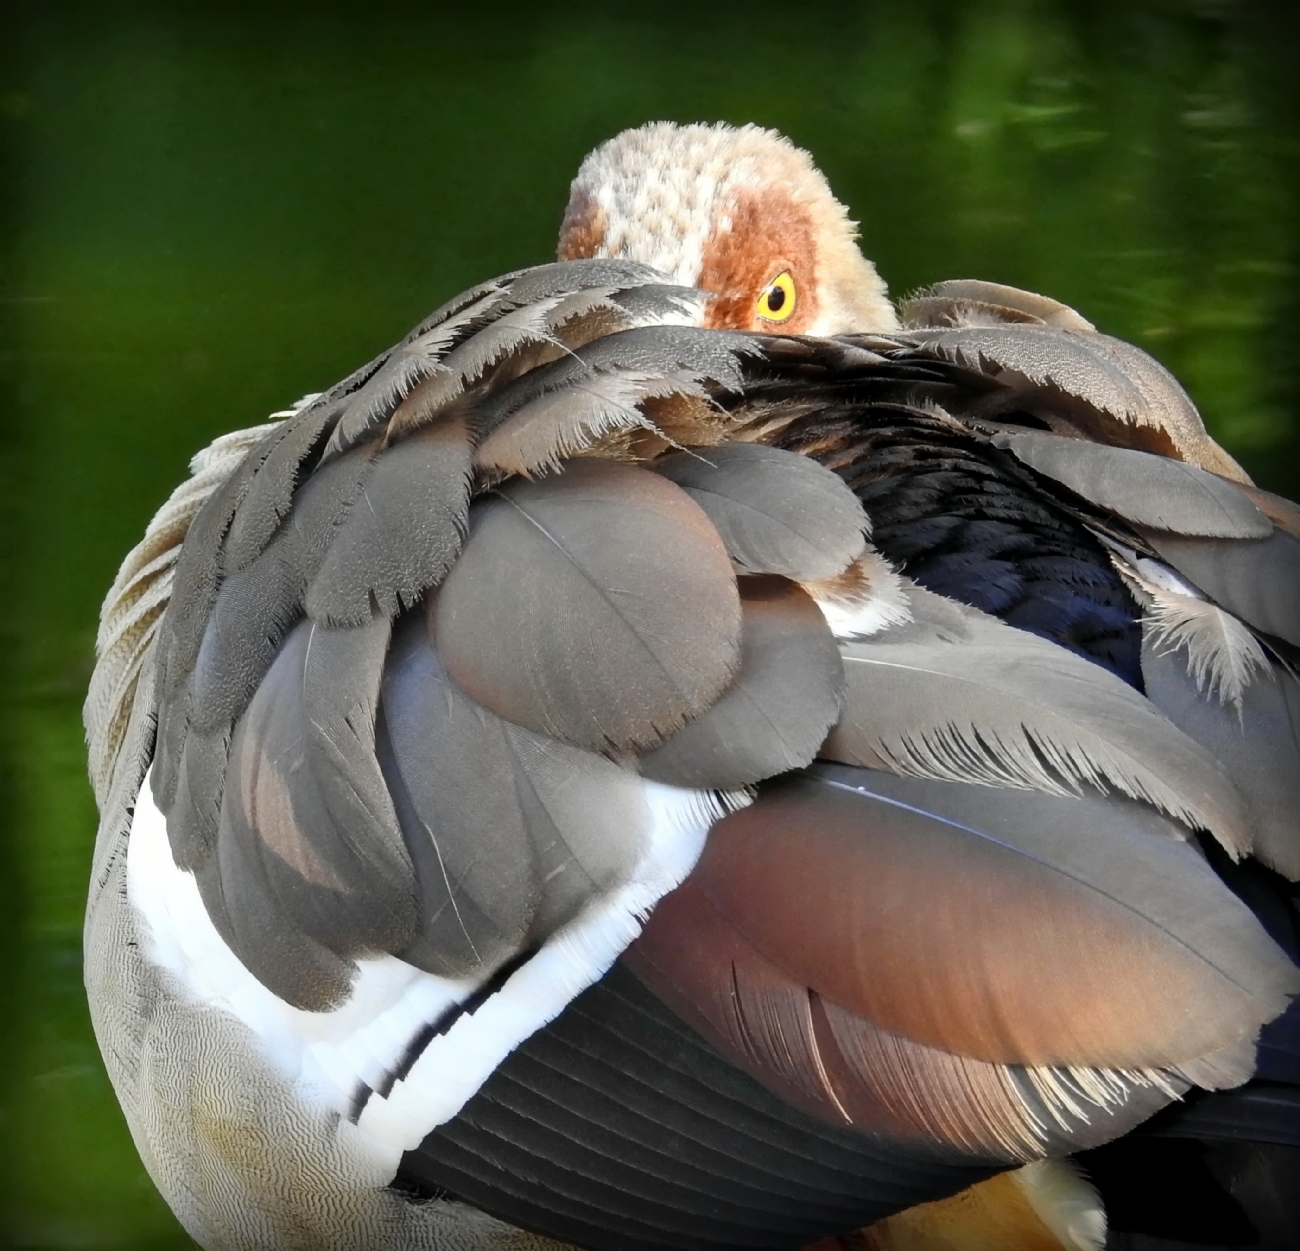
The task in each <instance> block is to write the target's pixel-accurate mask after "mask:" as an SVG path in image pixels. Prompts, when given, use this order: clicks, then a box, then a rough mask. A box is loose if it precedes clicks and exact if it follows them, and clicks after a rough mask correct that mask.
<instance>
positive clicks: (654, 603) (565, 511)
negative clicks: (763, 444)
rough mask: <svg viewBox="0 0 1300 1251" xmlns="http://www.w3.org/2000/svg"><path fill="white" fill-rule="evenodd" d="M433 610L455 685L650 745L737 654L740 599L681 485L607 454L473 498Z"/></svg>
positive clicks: (501, 705) (626, 743)
mask: <svg viewBox="0 0 1300 1251" xmlns="http://www.w3.org/2000/svg"><path fill="white" fill-rule="evenodd" d="M431 615H432V633H433V637H434V640H435V643H436V645H437V647H438V651H439V653H440V654H441V656H442V660H443V664H445V665H446V667H447V672H448V673H449V674H450V675H451V678H452V680H453V681H454V682H455V683H456V684H457V685H458V686H459V687H461V689H462V690H464V691H466V693H468V694H469V695H471V696H472V697H473V698H474V699H476V700H477V701H478V702H479V703H481V704H483V705H484V706H486V707H488V708H490V709H492V710H493V711H494V712H497V713H499V714H500V715H501V716H503V717H505V718H506V719H507V720H509V721H513V722H515V723H516V724H517V725H522V726H525V727H527V728H529V729H532V730H535V731H537V732H538V733H541V734H549V735H551V736H552V737H553V738H559V739H562V740H564V741H566V742H570V743H575V744H577V745H579V746H583V747H588V748H590V749H592V750H595V751H615V752H617V751H627V750H629V749H633V748H638V747H653V746H656V745H658V744H659V743H660V742H662V741H663V739H664V738H666V737H667V736H668V735H669V734H671V733H672V732H673V731H674V730H675V729H677V728H678V727H679V726H680V725H681V724H682V723H683V722H684V721H686V720H688V719H689V718H690V717H693V716H696V715H698V714H699V713H701V712H703V711H704V709H705V708H706V707H708V706H709V704H711V703H712V702H713V701H714V700H715V699H716V698H717V697H718V696H719V695H720V694H721V693H722V691H723V690H724V689H725V688H726V686H727V684H728V683H729V682H730V681H731V678H732V675H733V674H734V673H735V671H736V668H737V666H738V665H739V663H740V599H739V596H738V594H737V591H736V580H735V575H734V574H733V573H732V572H731V563H730V561H729V560H728V558H727V552H726V549H725V548H724V547H723V545H722V541H721V539H720V538H719V537H718V534H717V531H715V530H714V529H713V527H712V526H711V525H710V524H709V521H708V518H707V517H706V515H705V514H704V512H703V510H702V509H700V507H699V506H698V505H697V504H695V503H694V502H693V501H692V500H691V499H690V497H689V496H688V495H687V494H686V492H684V491H682V490H681V489H680V488H678V487H676V486H674V485H673V484H672V483H671V482H668V481H667V480H666V479H664V478H661V477H659V476H658V475H657V474H651V473H647V472H646V471H645V470H642V469H637V468H634V467H632V466H628V465H621V464H618V463H616V462H613V461H595V460H587V461H578V462H575V463H574V464H573V465H571V466H569V467H568V468H567V469H565V470H564V471H563V472H562V473H560V474H558V475H557V476H555V477H553V478H546V479H543V480H541V481H539V482H533V483H530V482H519V483H514V484H512V485H510V486H508V487H503V488H501V489H500V490H498V491H496V492H494V493H493V494H492V495H491V496H489V497H488V498H487V499H485V500H484V501H483V502H482V503H480V504H478V505H476V506H475V509H474V512H473V515H472V516H471V520H470V537H469V541H468V542H467V543H466V545H465V551H464V553H463V554H462V556H461V559H460V561H458V562H457V564H456V566H455V568H454V569H453V570H452V571H451V573H450V575H449V576H448V578H447V581H446V583H445V584H444V585H443V587H442V590H441V592H440V593H439V595H438V597H437V599H436V600H435V601H434V602H433V604H432V605H431Z"/></svg>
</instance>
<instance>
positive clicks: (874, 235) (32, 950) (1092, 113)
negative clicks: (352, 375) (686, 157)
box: [0, 0, 1300, 1251]
mask: <svg viewBox="0 0 1300 1251" xmlns="http://www.w3.org/2000/svg"><path fill="white" fill-rule="evenodd" d="M613 13H614V10H610V11H609V12H606V13H602V12H601V11H600V10H599V9H598V8H596V7H595V6H593V5H591V4H590V3H589V4H587V5H585V6H581V7H578V6H574V7H571V8H562V7H546V8H543V7H542V6H534V8H533V9H532V10H531V11H530V12H528V13H526V14H524V15H522V16H519V15H516V14H515V13H514V11H513V10H510V11H509V15H507V14H506V11H505V10H503V9H501V8H500V7H498V6H496V5H482V6H477V8H475V6H470V11H468V12H467V11H466V10H465V8H464V7H462V6H451V5H442V4H438V3H435V2H432V0H430V2H428V3H424V4H421V5H419V6H412V5H397V4H394V3H386V2H384V0H366V2H365V3H360V2H356V0H354V2H353V3H350V4H346V5H342V4H331V3H329V2H328V0H318V3H315V4H310V5H306V4H304V5H294V4H274V3H270V2H269V0H268V2H267V3H263V4H259V5H251V4H249V5H243V4H239V3H228V2H227V3H206V2H203V0H195V2H194V3H190V4H185V5H182V4H180V3H172V4H155V5H146V4H135V3H129V2H124V0H116V2H111V3H97V4H85V5H77V4H72V3H57V2H51V3H40V2H38V0H34V2H31V3H22V2H19V3H14V2H13V0H8V3H7V4H6V3H0V145H2V146H0V161H2V162H3V168H2V170H0V416H2V426H0V429H2V431H3V435H2V442H0V453H2V454H3V457H4V464H3V478H2V479H0V515H2V516H3V543H4V546H3V556H4V565H3V584H2V587H0V594H2V595H3V600H2V601H0V602H2V603H3V611H2V612H0V630H3V632H4V639H3V647H0V663H3V664H4V665H5V666H6V667H7V671H6V672H5V674H4V675H3V677H4V681H3V684H2V685H0V692H3V698H4V718H3V726H4V739H3V749H4V767H3V773H0V787H2V788H3V790H2V793H0V814H2V816H3V820H4V823H5V833H4V838H3V840H2V841H0V856H2V857H3V863H2V864H0V927H4V930H5V931H6V932H4V934H3V935H2V937H3V938H4V939H5V940H7V941H6V942H5V945H4V947H3V952H4V957H3V959H0V970H2V971H3V972H2V976H3V984H2V988H0V996H2V998H0V1049H2V1054H0V1062H3V1070H2V1071H0V1141H3V1142H4V1144H5V1148H6V1151H7V1161H6V1163H5V1167H4V1168H3V1169H0V1190H2V1191H3V1194H2V1197H0V1213H2V1214H0V1243H3V1242H5V1241H6V1239H7V1240H8V1244H11V1245H15V1246H21V1247H46V1248H64V1247H67V1248H73V1247H125V1248H143V1249H148V1251H163V1248H179V1247H185V1246H189V1245H190V1244H189V1242H188V1240H187V1239H186V1238H185V1237H184V1235H183V1234H181V1232H180V1231H179V1229H178V1228H177V1226H176V1225H175V1223H174V1222H173V1221H172V1219H171V1217H170V1215H169V1214H168V1213H167V1211H166V1209H165V1208H164V1207H163V1205H162V1203H161V1202H160V1200H159V1199H158V1198H157V1196H156V1195H155V1194H154V1192H153V1190H152V1188H151V1186H150V1184H149V1182H148V1180H147V1178H146V1177H145V1175H144V1172H143V1170H142V1168H141V1167H140V1164H139V1162H138V1160H137V1158H136V1156H135V1153H134V1150H133V1148H132V1146H131V1143H130V1140H129V1138H128V1136H127V1134H126V1130H125V1127H124V1124H123V1122H122V1119H121V1116H120V1114H119V1113H118V1111H117V1108H116V1105H115V1103H114V1101H113V1096H112V1092H111V1091H110V1089H109V1086H108V1083H107V1080H106V1079H105V1077H104V1075H103V1072H102V1070H101V1068H100V1064H99V1059H98V1056H97V1054H96V1051H95V1046H94V1042H93V1040H92V1038H91V1035H90V1029H89V1023H88V1019H87V1014H86V1010H85V1007H84V1004H83V1000H82V991H81V979H80V942H81V907H82V899H83V889H84V882H85V878H86V873H87V864H88V857H89V849H90V845H91V841H92V838H93V834H94V827H95V812H94V807H93V804H92V801H91V798H90V792H89V788H88V786H87V784H86V781H85V770H84V760H83V747H82V738H81V726H80V703H81V698H82V693H83V690H84V688H85V684H86V680H87V677H88V674H89V672H90V665H91V643H92V639H93V636H94V627H95V620H96V613H97V609H98V604H99V599H100V596H101V595H102V593H103V591H104V589H105V588H106V587H107V585H108V583H109V581H110V580H111V578H112V576H113V573H114V571H115V569H116V566H117V563H118V561H119V560H120V558H121V556H122V555H123V554H124V552H125V551H126V549H127V548H128V547H129V546H130V545H131V544H132V543H133V542H134V540H135V538H136V537H137V536H138V534H139V533H140V531H141V529H142V527H143V526H144V524H145V521H146V520H147V518H148V517H149V516H150V514H151V513H152V512H153V510H154V509H155V508H156V507H157V505H158V504H159V503H160V502H161V501H162V499H163V498H164V497H165V495H166V494H167V492H168V490H169V489H170V488H171V487H172V486H173V485H174V484H175V483H176V482H177V481H178V480H179V479H180V478H181V477H182V475H183V474H184V473H185V465H186V461H187V459H188V457H189V456H190V454H191V453H192V452H193V451H194V450H195V449H197V448H198V447H200V446H201V445H203V444H204V443H206V442H207V441H208V440H210V439H211V438H213V437H214V436H215V435H217V434H218V433H220V432H222V431H224V430H228V429H231V428H235V427H239V426H247V425H250V424H253V423H255V422H257V421H259V420H261V419H262V417H263V415H264V414H265V413H267V412H269V411H270V410H272V409H275V408H278V407H281V406H283V405H284V404H285V403H286V402H287V401H290V400H292V399H294V398H296V397H297V396H299V395H301V394H302V393H304V392H306V391H315V390H320V389H322V388H323V387H324V386H326V385H327V384H329V383H330V382H332V381H334V380H335V379H337V378H339V377H340V376H342V375H343V374H345V373H347V372H349V371H350V370H351V369H352V368H353V367H354V366H355V365H357V364H359V363H360V362H362V361H363V360H365V359H367V358H368V357H370V356H371V355H373V354H374V353H375V352H376V351H377V350H378V349H380V348H382V347H383V346H384V345H385V344H387V343H388V342H390V341H391V340H393V339H394V338H396V337H397V336H399V335H400V334H402V333H403V332H404V331H405V330H406V329H407V327H408V326H409V325H410V324H411V323H413V322H414V321H415V320H416V319H417V318H419V317H420V316H421V315H422V314H423V313H424V312H425V311H427V310H428V309H429V308H431V307H432V306H433V305H435V304H437V303H439V302H440V301H442V300H443V299H444V298H445V297H446V296H448V295H450V294H452V293H453V292H455V291H456V290H458V289H460V288H462V287H465V286H467V285H469V284H470V283H472V282H474V281H477V280H479V279H481V278H484V277H486V276H489V275H491V274H494V273H497V272H500V271H502V270H506V269H510V268H514V267H517V266H520V265H527V264H531V263H533V262H537V261H542V260H546V259H548V258H549V256H550V254H551V250H552V246H553V237H554V233H555V229H556V225H557V223H558V219H559V215H560V211H561V208H562V206H563V204H564V200H565V195H566V187H567V183H568V179H569V178H570V176H571V175H572V172H573V170H574V169H575V168H576V166H577V163H578V161H579V160H580V158H581V157H582V155H583V153H584V152H586V151H587V150H588V149H589V148H590V147H591V146H593V145H594V144H595V143H597V142H598V141H599V140H601V139H603V138H605V137H607V136H608V135H611V134H613V133H614V132H616V131H618V130H620V129H621V128H623V127H625V126H629V125H633V124H636V123H639V122H642V121H646V120H649V119H652V118H659V117H667V118H674V119H678V120H699V119H705V120H713V119H718V118H723V119H726V120H729V121H733V122H742V121H747V120H753V121H758V122H762V123H766V124H768V125H772V126H776V127H779V128H780V129H782V130H784V131H786V132H787V133H789V134H790V135H791V136H793V137H794V138H795V139H796V140H797V141H798V142H799V143H801V144H802V145H804V146H806V147H808V148H810V149H811V150H812V151H813V153H814V154H815V155H816V157H817V158H818V160H819V161H820V163H821V164H822V166H823V168H824V169H825V170H826V172H827V173H828V175H829V176H830V179H831V182H832V184H833V185H834V186H835V188H836V189H837V191H838V192H839V194H840V196H841V198H843V199H844V200H845V201H846V202H847V203H848V204H849V205H851V206H852V208H853V210H854V213H855V215H856V216H859V217H861V219H862V221H863V234H864V245H865V248H866V250H867V251H868V253H869V254H870V255H871V256H873V257H874V258H875V259H876V260H877V262H878V263H879V266H880V269H881V271H882V273H883V274H884V275H885V276H886V277H887V279H888V280H889V282H890V284H891V286H892V288H893V289H894V291H896V292H905V291H907V290H909V289H910V288H913V287H916V286H918V285H920V284H923V283H927V282H932V281H935V280H938V279H941V278H950V277H985V278H991V279H996V280H998V281H1002V282H1009V283H1013V284H1016V285H1019V286H1025V287H1030V288H1034V289H1037V290H1042V291H1046V292H1049V293H1050V294H1052V295H1054V296H1056V297H1058V298H1060V299H1062V300H1065V301H1067V302H1069V303H1071V304H1074V305H1076V306H1077V307H1079V308H1080V309H1082V310H1083V311H1084V312H1085V313H1086V314H1087V315H1088V316H1089V317H1091V318H1092V319H1093V320H1094V321H1096V322H1097V323H1098V324H1099V325H1100V326H1101V327H1102V328H1104V329H1106V330H1108V331H1110V332H1112V333H1115V334H1119V335H1122V336H1125V337H1127V338H1129V339H1132V340H1134V341H1135V342H1137V343H1139V344H1141V345H1142V346H1143V347H1145V348H1147V349H1148V350H1149V351H1151V352H1153V353H1154V354H1155V355H1156V356H1157V357H1159V358H1160V359H1161V360H1162V361H1164V362H1165V363H1166V364H1168V365H1169V366H1170V367H1171V368H1172V369H1173V370H1174V371H1175V372H1176V373H1177V374H1178V375H1179V376H1180V377H1181V378H1182V379H1183V381H1184V382H1185V383H1186V385H1187V386H1188V389H1189V390H1190V391H1191V393H1192V395H1193V397H1194V398H1195V400H1196V401H1197V402H1198V403H1199V404H1200V406H1201V408H1202V410H1203V411H1204V413H1205V415H1206V418H1207V421H1208V422H1209V424H1210V426H1211V428H1212V430H1213V431H1214V432H1215V433H1216V434H1217V435H1218V436H1219V438H1220V439H1221V440H1222V441H1223V442H1224V443H1225V444H1226V445H1227V446H1228V447H1229V449H1230V450H1231V451H1232V452H1233V453H1234V454H1235V455H1237V456H1238V457H1239V458H1240V459H1241V460H1242V461H1243V462H1244V463H1245V465H1246V466H1247V467H1248V469H1249V470H1250V471H1251V472H1252V473H1253V474H1255V475H1256V477H1257V478H1258V479H1259V480H1260V481H1261V482H1262V483H1263V484H1265V485H1267V486H1270V487H1273V488H1275V489H1278V490H1282V491H1286V492H1288V493H1291V494H1300V387H1298V386H1297V384H1298V383H1300V359H1298V357H1297V353H1296V350H1295V327H1296V324H1297V315H1298V314H1300V292H1298V289H1297V283H1296V278H1297V273H1298V272H1300V271H1298V269H1297V266H1298V264H1300V254H1298V251H1300V163H1298V161H1297V156H1298V155H1300V63H1298V62H1300V57H1298V56H1297V54H1298V53H1300V4H1296V3H1295V2H1294V0H1280V2H1279V3H1277V4H1262V3H1259V4H1248V3H1228V2H1220V3H1211V2H1208V0H1203V2H1201V3H1193V2H1188V0H1183V2H1182V3H1175V2H1172V0H1171V2H1169V3H1165V4H1154V3H1128V4H1109V3H1098V2H1097V0H1092V2H1090V3H1072V2H1070V0H1057V2H1048V0H970V2H969V3H942V2H939V0H910V2H909V3H892V2H891V3H883V2H881V3H856V4H849V3H842V4H835V5H829V4H826V5H819V4H799V5H795V4H793V3H790V4H786V5H783V6H776V5H768V4H764V3H760V2H758V0H753V2H751V3H749V4H746V5H743V6H727V5H709V6H705V5H702V4H699V3H695V4H681V3H676V2H675V0H662V2H661V3H659V4H657V5H656V6H655V9H654V16H653V17H645V18H640V19H633V18H625V17H619V16H614V15H613Z"/></svg>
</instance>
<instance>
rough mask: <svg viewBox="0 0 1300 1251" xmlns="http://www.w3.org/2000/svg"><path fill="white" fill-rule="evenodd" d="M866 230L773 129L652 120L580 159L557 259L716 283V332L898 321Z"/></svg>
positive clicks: (890, 325)
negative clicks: (636, 265)
mask: <svg viewBox="0 0 1300 1251" xmlns="http://www.w3.org/2000/svg"><path fill="white" fill-rule="evenodd" d="M856 238H857V227H856V224H855V223H854V222H852V221H850V220H849V216H848V212H847V210H846V209H845V208H844V206H843V205H842V204H840V202H839V201H838V200H836V199H835V197H834V196H833V195H832V194H831V189H830V186H829V185H828V184H827V182H826V179H825V177H824V176H823V175H822V173H821V171H820V170H818V168H817V167H816V166H815V165H814V164H813V162H812V158H811V157H810V156H809V155H808V153H807V152H804V151H802V150H801V149H799V148H796V147H795V146H794V145H793V144H792V143H791V142H790V141H789V140H788V139H786V138H785V137H784V136H782V135H779V134H777V133H776V131H774V130H763V129H762V128H761V127H758V126H741V127H739V128H736V127H733V126H727V125H725V124H719V125H713V126H702V125H696V126H678V125H676V124H674V123H672V122H652V123H650V124H649V125H646V126H641V127H639V128H638V129H636V130H626V131H624V132H623V133H622V134H621V135H616V136H615V137H614V138H613V139H610V140H609V141H608V142H607V143H603V144H601V146H600V147H598V148H597V149H596V150H595V151H594V152H592V153H591V154H590V155H589V156H588V157H587V159H586V160H584V161H583V163H582V166H581V168H580V169H579V170H578V176H577V177H576V178H575V179H574V180H573V187H572V190H571V192H570V195H569V205H568V208H567V210H566V211H565V215H564V225H563V227H562V228H561V231H560V245H559V256H560V259H561V260H577V259H579V258H582V257H592V256H615V257H624V258H626V259H629V260H636V261H642V262H644V263H645V264H647V265H653V266H654V267H655V268H656V269H661V270H663V271H664V272H665V273H667V274H670V275H671V276H672V277H673V278H674V279H676V280H677V281H678V282H680V283H682V284H684V285H686V286H695V287H701V288H703V289H704V290H706V291H710V292H712V293H713V294H714V296H715V299H714V300H713V301H712V302H711V303H710V305H709V310H708V313H707V314H706V320H705V324H706V325H708V326H712V327H715V328H719V329H727V330H749V331H771V332H780V333H785V334H837V333H842V332H847V331H870V330H892V329H895V328H897V326H898V319H897V317H896V316H895V313H894V309H893V306H892V305H891V304H890V302H889V300H888V298H887V297H886V293H885V284H884V283H883V282H882V281H881V279H880V276H879V275H878V274H877V273H876V270H875V267H874V266H873V265H872V264H871V262H870V261H868V260H867V259H866V258H865V257H864V256H863V255H862V253H861V252H859V251H858V247H857V244H856V242H855V240H856Z"/></svg>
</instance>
